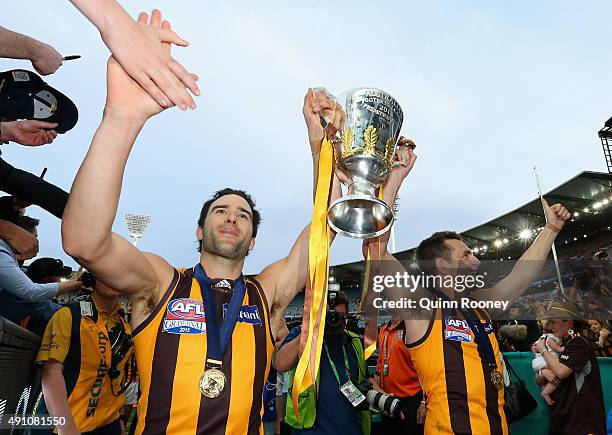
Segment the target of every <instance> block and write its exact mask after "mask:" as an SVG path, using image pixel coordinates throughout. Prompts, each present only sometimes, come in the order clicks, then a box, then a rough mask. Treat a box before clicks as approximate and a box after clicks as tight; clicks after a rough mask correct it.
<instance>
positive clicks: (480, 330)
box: [433, 289, 497, 370]
mask: <svg viewBox="0 0 612 435" xmlns="http://www.w3.org/2000/svg"><path fill="white" fill-rule="evenodd" d="M433 292H434V293H435V294H436V295H437V296H439V297H440V298H442V299H444V300H447V301H450V300H451V298H449V297H448V295H447V294H446V293H444V292H442V291H440V290H438V289H434V290H433ZM459 312H460V313H461V314H463V317H465V321H466V322H467V323H468V325H470V328H471V329H472V332H473V333H474V340H475V341H476V345H477V346H478V348H479V349H482V352H483V353H484V356H485V358H486V360H487V363H488V365H489V367H490V368H491V369H494V370H496V369H497V361H496V360H495V353H494V352H493V345H492V344H491V339H490V338H489V334H487V331H486V329H485V325H483V324H482V322H481V321H480V320H479V319H478V316H476V314H475V313H474V311H473V310H472V309H471V308H468V309H466V310H461V309H460V310H459Z"/></svg>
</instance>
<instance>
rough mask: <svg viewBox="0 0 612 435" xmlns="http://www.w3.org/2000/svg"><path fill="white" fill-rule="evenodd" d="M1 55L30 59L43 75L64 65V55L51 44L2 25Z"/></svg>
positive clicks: (0, 31)
mask: <svg viewBox="0 0 612 435" xmlns="http://www.w3.org/2000/svg"><path fill="white" fill-rule="evenodd" d="M0 57H3V58H9V59H28V60H30V61H31V62H32V66H33V67H34V69H35V70H36V71H37V72H38V73H39V74H42V75H48V74H53V73H54V72H55V71H57V69H58V68H59V67H60V66H62V55H61V54H59V53H58V52H57V50H56V49H55V48H53V47H51V46H50V45H49V44H45V43H44V42H40V41H37V40H36V39H34V38H31V37H29V36H26V35H22V34H21V33H17V32H13V31H11V30H8V29H5V28H4V27H0Z"/></svg>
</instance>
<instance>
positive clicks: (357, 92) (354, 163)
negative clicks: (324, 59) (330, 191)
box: [326, 88, 404, 239]
mask: <svg viewBox="0 0 612 435" xmlns="http://www.w3.org/2000/svg"><path fill="white" fill-rule="evenodd" d="M336 102H337V104H338V105H339V108H340V109H341V110H343V111H344V113H342V116H340V117H338V116H336V117H335V119H336V121H337V120H338V119H341V121H340V123H339V124H338V123H336V125H334V126H331V122H330V123H329V124H327V125H326V131H327V134H328V137H329V138H330V140H331V142H332V144H333V145H334V155H335V161H336V168H337V169H338V170H340V171H342V172H343V173H344V174H345V175H346V177H347V178H348V179H349V180H350V183H349V184H348V193H347V195H345V196H343V197H342V198H339V199H338V200H336V201H334V202H333V203H332V204H331V206H330V207H329V210H328V212H327V220H328V222H329V225H330V226H331V227H332V228H333V229H334V231H336V232H337V233H339V234H342V235H344V236H348V237H354V238H360V239H368V238H371V237H378V236H380V235H382V234H384V233H386V232H387V231H388V230H389V229H390V228H391V225H392V224H393V210H392V209H391V208H390V207H389V206H388V205H387V204H385V202H384V201H381V200H380V199H378V198H377V197H376V188H378V187H379V186H381V185H382V184H383V183H384V182H385V180H386V179H387V175H388V174H389V173H390V172H391V170H392V168H393V160H394V157H395V148H396V145H397V140H398V138H399V133H400V129H401V127H402V122H403V120H404V115H403V112H402V108H401V107H400V105H399V104H398V102H397V101H396V100H395V99H394V98H393V97H392V96H391V95H389V94H387V93H386V92H383V91H381V90H379V89H374V88H357V89H352V90H350V91H348V92H346V93H344V94H342V95H341V96H340V97H339V98H337V99H336ZM330 127H331V128H330Z"/></svg>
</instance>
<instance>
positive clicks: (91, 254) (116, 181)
mask: <svg viewBox="0 0 612 435" xmlns="http://www.w3.org/2000/svg"><path fill="white" fill-rule="evenodd" d="M147 20H148V16H147V14H145V13H142V14H141V15H140V17H139V23H140V24H141V25H142V26H141V29H143V31H146V32H147V35H148V38H150V41H156V43H157V44H158V45H160V46H161V45H162V43H163V45H164V49H165V50H166V51H167V52H168V53H169V52H170V43H173V42H174V41H175V40H176V38H177V37H176V36H174V33H172V32H170V23H168V22H167V21H163V22H162V21H161V14H160V13H159V11H156V12H155V13H153V14H152V15H151V21H150V26H146V23H147ZM135 42H137V41H124V44H126V45H134V43H135ZM162 110H163V108H162V107H161V106H160V105H159V104H157V102H155V100H153V99H152V98H151V97H150V95H149V94H147V93H146V92H145V91H144V90H143V89H142V88H141V87H140V86H139V85H138V83H136V82H135V81H133V80H132V79H131V78H130V77H129V76H128V75H127V73H126V72H125V71H124V70H123V69H122V68H121V66H120V65H119V63H118V62H117V61H116V60H115V59H114V58H112V57H111V58H110V59H109V61H108V65H107V97H106V106H105V108H104V116H103V117H102V123H101V124H100V127H98V130H97V131H96V134H95V135H94V138H93V141H92V143H91V146H90V147H89V151H88V153H87V156H86V157H85V160H84V162H83V164H82V165H81V168H80V169H79V171H78V173H77V176H76V178H75V180H74V183H73V185H72V190H71V194H70V198H69V200H68V204H67V205H66V210H65V212H64V217H63V220H62V243H63V246H64V250H65V251H66V252H67V253H68V254H69V255H71V256H72V257H74V258H75V260H76V261H77V262H78V263H79V264H81V265H82V266H84V267H85V268H87V269H88V270H89V271H91V272H92V273H93V274H94V275H95V276H96V277H97V278H98V279H100V280H101V281H103V282H104V283H105V284H107V285H108V286H109V287H111V288H113V289H115V290H116V291H118V292H120V293H124V294H133V293H136V292H138V291H146V292H150V293H152V294H154V295H158V294H159V292H160V289H162V288H163V289H164V290H165V288H166V287H167V286H168V285H169V284H170V281H171V280H172V276H173V268H172V267H171V266H170V265H169V264H168V263H167V262H166V261H165V260H164V259H162V258H161V257H158V256H156V255H153V254H145V253H143V252H141V251H139V250H138V249H137V248H136V247H134V246H133V245H132V244H131V243H130V242H129V241H127V240H125V239H124V238H122V237H121V236H119V235H118V234H115V233H113V232H112V225H113V221H114V220H115V215H116V213H117V206H118V202H119V196H120V194H121V184H122V181H123V173H124V171H125V165H126V163H127V159H128V156H129V154H130V151H131V149H132V146H133V144H134V141H135V140H136V137H137V136H138V133H139V132H140V130H141V129H142V127H143V126H144V124H145V122H146V121H147V119H149V118H150V117H152V116H154V115H156V114H158V113H160V112H161V111H162Z"/></svg>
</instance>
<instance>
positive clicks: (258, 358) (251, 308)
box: [134, 269, 274, 435]
mask: <svg viewBox="0 0 612 435" xmlns="http://www.w3.org/2000/svg"><path fill="white" fill-rule="evenodd" d="M246 284H247V291H246V294H245V296H244V300H243V303H242V308H241V311H240V314H239V317H238V321H237V322H236V326H235V328H234V332H233V334H232V338H231V340H230V342H229V344H228V346H227V349H226V350H225V353H224V355H223V367H222V371H223V373H224V374H225V376H226V378H227V383H226V385H225V389H224V391H223V393H222V395H221V396H220V397H217V398H214V399H209V398H207V397H205V396H203V395H202V394H201V392H200V389H199V382H200V376H201V375H202V373H203V372H204V370H205V362H206V347H207V342H206V337H207V336H206V315H205V312H204V305H203V303H202V292H201V290H200V285H199V284H198V282H197V280H196V279H195V278H194V277H193V269H188V270H184V269H179V270H175V271H174V277H173V279H172V283H171V284H170V286H169V288H168V290H167V291H166V293H165V294H164V296H163V297H162V299H161V301H160V302H159V304H158V305H157V307H156V308H155V309H154V311H153V312H152V313H151V314H150V316H149V317H148V318H147V319H146V320H145V321H144V322H143V323H142V324H141V325H139V326H138V327H137V328H136V329H135V330H134V344H135V348H136V359H137V363H138V371H139V374H140V388H141V392H142V393H141V397H140V400H139V403H138V425H137V428H136V433H137V434H147V435H148V434H164V433H168V434H173V435H175V434H176V435H183V434H185V435H187V434H189V435H193V434H198V435H229V434H263V425H262V423H261V417H262V414H263V389H264V383H265V381H266V379H267V377H268V372H269V370H270V362H271V359H272V352H273V349H274V344H273V343H274V342H273V338H272V332H271V329H270V319H269V310H268V305H267V301H266V298H265V295H264V292H263V289H262V288H261V286H260V285H259V283H258V282H257V281H256V280H254V279H248V278H247V279H246ZM227 287H229V289H230V290H231V287H230V286H229V285H228V286H227ZM220 290H221V291H220ZM213 292H214V299H215V307H216V310H217V311H216V313H217V319H219V321H220V319H223V314H224V310H225V307H226V304H227V303H229V299H230V297H231V291H225V292H224V291H223V287H221V286H220V285H218V286H217V287H216V288H213Z"/></svg>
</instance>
